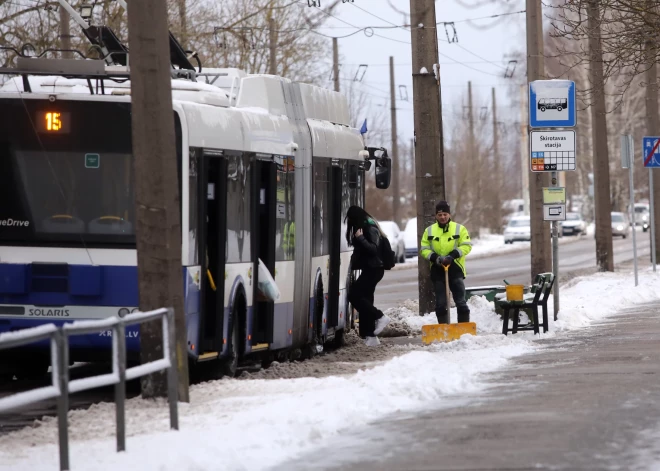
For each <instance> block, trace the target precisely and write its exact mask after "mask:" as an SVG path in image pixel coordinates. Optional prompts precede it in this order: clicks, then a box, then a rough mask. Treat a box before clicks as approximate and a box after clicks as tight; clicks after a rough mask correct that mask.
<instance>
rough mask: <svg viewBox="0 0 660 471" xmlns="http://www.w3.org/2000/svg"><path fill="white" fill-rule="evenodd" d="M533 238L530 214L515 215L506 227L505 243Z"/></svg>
mask: <svg viewBox="0 0 660 471" xmlns="http://www.w3.org/2000/svg"><path fill="white" fill-rule="evenodd" d="M525 240H532V235H531V230H530V227H529V216H514V217H512V218H511V219H509V223H508V224H507V226H506V228H505V229H504V243H505V244H513V243H514V242H516V241H525Z"/></svg>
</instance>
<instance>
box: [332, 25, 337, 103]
mask: <svg viewBox="0 0 660 471" xmlns="http://www.w3.org/2000/svg"><path fill="white" fill-rule="evenodd" d="M332 81H333V82H334V84H335V91H336V92H338V91H339V45H338V44H337V38H332Z"/></svg>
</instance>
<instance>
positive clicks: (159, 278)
mask: <svg viewBox="0 0 660 471" xmlns="http://www.w3.org/2000/svg"><path fill="white" fill-rule="evenodd" d="M128 38H129V43H130V45H131V57H130V64H131V71H130V74H131V101H132V135H133V156H134V159H135V165H134V170H135V213H136V239H137V253H138V287H139V293H140V309H141V310H142V311H148V310H151V309H157V308H161V307H170V306H171V307H173V308H174V312H175V326H176V345H175V348H176V354H177V365H176V366H177V369H178V376H179V400H180V401H183V402H188V401H189V396H188V353H187V345H186V343H187V341H186V319H185V312H184V310H183V279H182V270H181V224H180V218H181V215H180V213H179V208H180V206H179V190H178V188H179V183H178V177H177V164H176V151H175V149H176V141H175V138H174V113H173V111H172V83H171V79H170V50H169V43H168V26H167V6H166V4H165V2H162V1H160V0H141V1H139V2H128ZM161 338H162V336H161V323H160V322H150V323H147V324H142V326H141V327H140V350H141V359H142V363H146V362H149V361H154V360H158V359H159V358H162V356H163V347H162V344H161ZM166 395H167V381H166V375H165V374H163V373H156V374H152V375H149V376H146V377H143V378H142V396H143V397H156V396H166Z"/></svg>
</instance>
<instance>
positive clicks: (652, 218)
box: [649, 169, 655, 271]
mask: <svg viewBox="0 0 660 471" xmlns="http://www.w3.org/2000/svg"><path fill="white" fill-rule="evenodd" d="M649 201H650V202H651V208H650V209H651V214H650V219H651V262H652V263H653V271H655V216H654V215H653V169H649Z"/></svg>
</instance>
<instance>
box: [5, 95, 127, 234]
mask: <svg viewBox="0 0 660 471" xmlns="http://www.w3.org/2000/svg"><path fill="white" fill-rule="evenodd" d="M0 111H1V112H2V115H3V116H4V117H5V118H6V119H3V120H2V124H1V125H0V244H2V245H13V244H17V245H46V246H48V245H55V246H69V247H76V246H86V247H90V246H91V247H94V246H96V247H103V246H116V245H129V246H132V245H134V244H135V212H134V208H133V205H134V182H133V159H132V156H131V120H130V104H128V103H117V102H114V103H109V102H89V101H66V100H56V101H54V102H52V103H51V102H50V101H48V100H34V99H25V100H20V99H2V100H0Z"/></svg>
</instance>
